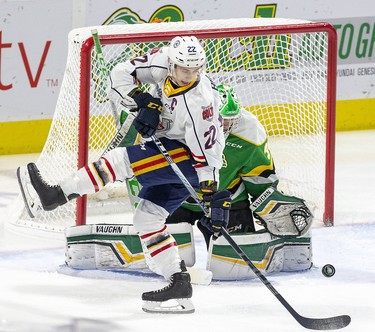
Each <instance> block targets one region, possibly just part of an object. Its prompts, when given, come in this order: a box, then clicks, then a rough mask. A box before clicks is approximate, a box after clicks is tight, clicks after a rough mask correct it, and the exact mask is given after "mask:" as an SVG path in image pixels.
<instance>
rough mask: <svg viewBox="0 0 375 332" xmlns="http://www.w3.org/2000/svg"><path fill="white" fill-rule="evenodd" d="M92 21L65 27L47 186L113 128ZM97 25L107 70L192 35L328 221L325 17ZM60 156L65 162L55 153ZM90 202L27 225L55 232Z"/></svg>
mask: <svg viewBox="0 0 375 332" xmlns="http://www.w3.org/2000/svg"><path fill="white" fill-rule="evenodd" d="M92 28H93V27H87V28H79V29H75V30H73V31H71V33H70V34H69V51H68V60H67V68H66V72H65V75H64V81H63V84H62V87H61V91H60V95H59V99H58V102H57V106H56V111H55V115H54V119H53V123H52V126H51V130H50V134H49V137H48V139H47V142H46V145H45V147H44V149H43V152H42V153H41V155H40V158H39V160H38V161H37V164H38V166H39V167H40V169H41V172H42V174H45V175H46V177H47V180H48V181H50V182H51V183H55V182H56V181H57V180H59V179H61V178H62V177H66V176H68V175H69V172H73V171H74V170H75V169H77V168H81V167H83V166H85V165H87V163H88V162H89V161H93V160H96V159H97V158H98V157H99V156H100V155H101V153H102V152H103V151H104V149H105V147H106V146H107V145H108V143H109V142H110V140H111V138H112V137H113V135H114V133H115V131H116V128H115V123H114V121H113V118H112V117H111V115H110V113H111V111H110V108H109V106H108V104H109V103H108V99H107V98H106V92H105V89H106V83H105V82H104V81H101V80H100V78H99V76H100V75H98V74H97V72H98V71H100V69H99V65H98V63H97V61H96V53H95V48H94V42H93V38H92V36H91V34H90V32H91V30H92ZM95 29H97V31H98V34H99V39H100V42H101V44H102V48H103V55H104V59H105V61H106V63H107V64H108V67H109V69H111V68H112V67H113V65H114V64H115V63H117V62H119V61H125V60H126V59H129V58H133V57H135V56H139V55H141V54H143V53H145V52H146V51H149V50H150V49H151V48H153V47H160V46H163V45H166V44H168V42H169V41H170V40H171V39H172V38H173V37H175V36H178V35H195V36H196V37H197V38H198V39H199V40H200V41H201V42H202V45H203V46H204V48H205V50H206V53H207V73H208V75H209V76H210V77H211V78H212V79H213V81H214V82H215V83H217V84H222V83H229V84H231V85H232V86H234V88H235V89H236V91H237V94H238V95H239V99H240V101H241V103H242V105H243V106H244V107H245V108H246V109H248V110H249V111H251V112H252V113H254V114H255V115H257V116H258V118H259V120H260V121H261V122H262V124H263V125H264V126H265V128H266V130H267V132H268V135H269V141H270V142H269V143H270V144H269V145H270V148H271V152H272V154H273V155H274V161H275V165H276V170H277V172H278V175H279V177H280V188H281V190H284V191H285V192H286V193H288V194H292V195H296V196H299V197H302V198H304V199H306V201H307V202H308V204H309V205H312V206H313V209H314V214H315V216H316V218H317V220H318V221H322V222H323V223H324V224H325V225H333V220H334V159H335V109H336V67H337V60H336V58H337V38H336V32H335V30H334V28H333V27H332V26H331V25H330V24H328V23H325V22H308V21H303V20H293V19H279V18H277V19H252V18H250V19H247V18H246V19H227V20H212V21H211V20H205V21H191V22H170V23H146V24H136V25H115V26H99V27H95ZM76 94H77V95H76ZM67 131H68V132H69V133H68V134H67V133H66V132H67ZM99 141H100V143H98V142H99ZM64 149H65V150H64ZM60 154H63V159H61V158H57V156H59V157H61V156H60ZM64 159H65V161H68V162H67V163H65V166H64V165H63V162H64ZM59 163H61V164H62V165H57V164H59ZM52 164H56V165H57V166H56V165H52ZM304 168H305V169H304ZM114 191H117V189H115V190H114ZM98 196H99V198H94V199H93V200H92V201H93V202H98V201H99V203H98V205H99V210H101V209H103V210H104V205H105V203H106V202H105V201H106V200H107V198H108V197H110V199H108V201H111V202H112V204H110V206H111V207H113V206H115V205H116V204H118V203H117V202H116V199H113V198H112V196H111V194H109V195H107V194H104V195H103V194H102V195H98ZM116 196H117V194H115V195H114V197H116ZM90 201H91V198H90V199H89V200H88V198H87V197H86V196H84V197H82V198H78V199H77V201H76V202H69V203H68V204H67V207H60V208H58V209H57V210H56V212H52V213H51V212H50V213H46V216H43V217H41V218H40V220H31V221H29V222H27V224H28V225H33V226H32V227H35V226H34V225H35V223H37V225H40V224H43V225H49V226H43V227H47V228H49V227H50V225H51V224H52V225H55V226H53V227H55V228H56V229H53V230H59V229H60V228H61V227H62V226H63V225H66V224H68V225H72V224H77V225H82V224H85V223H86V222H87V218H88V214H87V211H88V205H89V203H88V202H90ZM113 202H115V203H113ZM94 204H97V203H94ZM111 207H110V208H109V210H111ZM90 210H91V208H90ZM99 213H101V212H99ZM105 214H107V212H105ZM72 218H73V219H74V220H73V222H72ZM20 219H21V220H24V219H27V216H25V214H22V215H21V218H20ZM61 220H63V222H62V221H61ZM67 220H68V221H67ZM102 222H105V220H103V219H102ZM16 223H17V222H16ZM23 223H24V222H23ZM24 224H25V223H24ZM58 225H60V226H61V227H60V226H58ZM38 227H40V226H38Z"/></svg>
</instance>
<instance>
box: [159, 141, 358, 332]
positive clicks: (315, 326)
mask: <svg viewBox="0 0 375 332" xmlns="http://www.w3.org/2000/svg"><path fill="white" fill-rule="evenodd" d="M152 140H153V141H154V143H155V144H156V146H157V147H158V149H159V151H160V152H161V153H162V154H163V156H164V157H165V159H166V160H167V162H168V163H169V165H170V166H171V168H172V169H173V171H174V172H175V173H176V175H177V176H178V177H179V178H180V180H181V182H182V183H183V184H184V185H185V187H186V189H187V190H188V191H189V193H190V195H191V196H192V197H193V198H194V200H195V201H196V202H197V203H198V204H199V206H200V207H201V209H202V210H203V211H204V213H205V214H206V215H208V212H209V211H208V208H207V207H206V206H205V205H204V203H203V202H202V200H201V199H200V198H199V196H198V194H197V193H196V191H195V190H194V188H193V187H192V185H191V184H190V182H189V181H188V180H187V179H186V177H185V175H184V174H183V173H182V171H181V170H180V169H179V167H178V166H177V164H176V163H175V162H174V161H173V159H172V158H171V156H170V155H169V153H168V151H167V150H166V149H165V147H164V146H163V144H162V143H161V142H160V140H159V139H158V138H157V137H156V136H155V135H154V136H152ZM221 233H222V235H223V237H224V238H225V239H226V240H227V241H228V243H229V244H230V246H231V247H232V248H233V250H234V251H235V252H236V253H237V254H238V256H239V257H240V258H242V259H243V261H244V262H245V263H246V264H247V265H248V266H249V267H250V269H251V270H252V271H253V272H254V274H255V275H256V276H257V277H258V278H259V279H260V280H261V281H262V283H263V284H264V285H265V286H266V287H267V288H268V290H270V291H271V293H272V294H273V295H274V296H275V297H276V298H277V299H278V300H279V301H280V303H281V304H282V305H283V306H284V308H285V309H286V310H288V312H289V313H290V314H291V315H292V316H293V317H294V319H295V320H296V321H297V322H298V323H299V324H300V325H302V326H303V327H304V328H306V329H311V330H337V329H342V328H344V327H346V326H348V325H349V324H350V321H351V318H350V316H348V315H341V316H335V317H328V318H308V317H304V316H301V315H300V314H298V313H297V312H296V311H295V310H294V309H293V307H292V306H291V305H290V304H289V303H288V302H287V301H286V300H285V299H284V298H283V297H282V296H281V294H280V293H279V292H278V291H277V290H276V289H275V288H274V287H273V286H272V285H271V283H270V282H269V281H268V279H267V278H266V277H265V276H264V275H263V274H262V273H261V272H260V271H259V270H258V268H257V267H256V266H255V265H254V264H253V263H252V262H251V260H250V259H249V257H248V256H247V255H246V254H245V253H244V251H243V250H242V249H241V248H240V246H239V245H238V244H237V243H236V242H235V241H234V240H233V238H232V237H231V236H230V235H229V233H228V231H227V230H226V229H222V230H221Z"/></svg>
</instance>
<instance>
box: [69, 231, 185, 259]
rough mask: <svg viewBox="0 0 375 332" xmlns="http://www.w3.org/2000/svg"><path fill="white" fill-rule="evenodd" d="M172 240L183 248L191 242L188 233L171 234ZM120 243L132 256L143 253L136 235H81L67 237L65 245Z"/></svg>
mask: <svg viewBox="0 0 375 332" xmlns="http://www.w3.org/2000/svg"><path fill="white" fill-rule="evenodd" d="M172 236H173V237H174V239H175V240H176V242H177V244H178V246H183V245H185V244H190V243H191V242H192V239H191V235H190V233H185V234H172ZM95 240H97V241H117V242H118V241H120V242H122V243H123V244H124V245H125V246H126V248H128V249H129V251H130V252H131V253H132V254H133V255H136V254H140V253H143V251H142V245H141V241H140V240H139V236H138V235H115V234H113V235H103V234H89V235H82V236H72V237H67V238H66V241H67V244H68V245H70V244H79V243H87V242H89V241H95Z"/></svg>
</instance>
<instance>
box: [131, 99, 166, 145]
mask: <svg viewBox="0 0 375 332" xmlns="http://www.w3.org/2000/svg"><path fill="white" fill-rule="evenodd" d="M134 100H135V102H136V103H137V105H138V109H139V110H138V114H137V116H136V118H135V119H134V122H133V124H134V127H135V129H137V131H138V132H139V133H140V134H141V135H142V137H144V138H149V137H151V136H152V135H154V134H155V132H156V129H157V128H158V125H159V122H160V114H161V111H162V109H163V104H162V103H161V100H160V99H159V98H154V97H152V96H151V95H150V94H149V93H142V94H140V95H138V96H136V97H135V98H134Z"/></svg>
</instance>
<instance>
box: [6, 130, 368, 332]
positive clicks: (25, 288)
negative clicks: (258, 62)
mask: <svg viewBox="0 0 375 332" xmlns="http://www.w3.org/2000/svg"><path fill="white" fill-rule="evenodd" d="M374 142H375V131H358V132H347V133H338V134H337V148H336V186H335V226H334V227H330V228H326V227H322V226H321V225H314V226H313V229H312V240H313V255H314V256H313V261H314V266H313V268H312V269H311V270H310V271H308V272H299V273H278V274H272V275H269V276H268V277H267V278H268V280H269V281H270V282H271V283H272V285H273V286H274V287H275V288H276V289H277V290H278V292H279V293H280V294H281V295H282V296H283V297H284V298H285V299H286V300H287V301H288V302H289V304H290V305H292V307H294V309H295V310H296V311H297V312H298V313H299V314H301V315H303V316H306V317H313V318H317V317H328V316H336V315H342V314H348V315H350V316H351V317H352V323H351V324H350V325H349V326H348V327H347V328H345V329H344V330H345V331H348V332H349V331H361V332H365V331H373V330H374V326H375V315H374V314H375V300H374V298H375V297H374V295H375V294H374V293H375V189H374V188H375V144H374ZM36 158H37V155H18V156H0V278H1V279H0V280H1V282H0V332H3V331H6V332H8V331H9V332H10V331H17V332H18V331H21V332H24V331H38V332H44V331H61V332H65V331H79V332H81V331H88V332H89V331H90V332H91V331H93V332H96V331H106V332H111V331H116V332H117V331H130V332H138V331H139V332H145V331H152V332H157V331H161V332H166V331H177V332H185V331H197V332H198V331H199V332H201V331H202V332H210V331H213V332H228V331H235V332H241V331H246V332H250V331H254V332H261V331H265V332H271V331H277V332H281V331H288V332H291V331H303V330H305V329H304V328H303V327H301V326H300V325H299V324H298V323H297V322H296V321H295V320H294V319H293V317H292V316H291V315H290V314H289V313H288V312H287V311H286V310H285V309H284V307H283V306H282V305H281V304H280V303H279V302H278V300H277V299H276V298H275V296H274V295H273V294H272V293H271V292H270V291H269V290H268V289H267V288H266V287H265V286H264V285H263V284H262V283H261V282H260V281H259V280H258V279H253V280H248V281H241V282H214V283H212V284H211V285H210V286H194V295H193V303H194V305H195V308H196V312H195V313H194V314H192V315H163V314H147V313H144V312H143V311H142V309H141V305H142V300H141V293H142V292H143V291H148V290H151V289H158V288H161V287H163V286H164V285H166V282H165V281H164V280H163V279H162V278H160V277H157V276H155V275H151V274H139V273H138V274H137V273H115V272H104V271H97V272H95V271H94V272H93V271H77V272H76V273H75V274H72V273H71V271H67V270H66V269H67V268H66V267H64V242H63V240H59V239H45V238H43V239H41V238H39V237H36V236H35V235H31V234H16V233H12V232H11V231H9V230H7V229H4V223H5V215H6V214H5V211H6V210H7V208H8V206H9V204H11V202H12V201H13V200H14V198H15V197H16V196H17V195H18V187H17V182H16V177H15V169H16V167H17V166H18V165H23V164H26V163H27V162H30V161H34V160H36ZM129 218H130V216H129ZM194 231H195V241H196V247H197V248H196V251H197V260H198V261H197V264H196V265H197V266H199V267H204V266H205V264H206V263H205V260H206V255H205V245H204V241H203V238H202V237H201V236H200V233H199V231H198V230H197V229H196V228H195V229H194ZM327 263H330V264H333V265H334V266H335V268H336V274H335V275H334V276H333V277H332V278H326V277H324V276H323V275H322V273H321V268H322V266H323V265H325V264H327ZM67 272H68V273H67Z"/></svg>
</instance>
